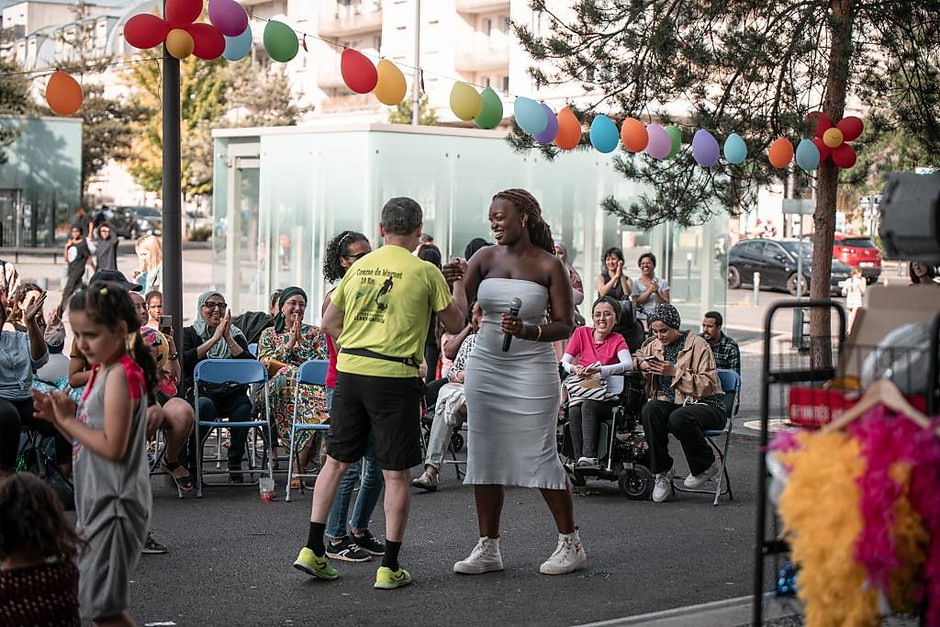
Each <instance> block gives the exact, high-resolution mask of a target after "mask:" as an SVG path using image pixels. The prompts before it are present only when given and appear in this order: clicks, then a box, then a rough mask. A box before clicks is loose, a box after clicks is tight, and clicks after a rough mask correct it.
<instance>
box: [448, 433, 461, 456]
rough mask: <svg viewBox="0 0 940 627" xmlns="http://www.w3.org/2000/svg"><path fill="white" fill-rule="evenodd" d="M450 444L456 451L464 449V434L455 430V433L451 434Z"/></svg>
mask: <svg viewBox="0 0 940 627" xmlns="http://www.w3.org/2000/svg"><path fill="white" fill-rule="evenodd" d="M450 445H451V447H452V448H453V449H454V452H455V453H459V452H460V451H462V450H463V445H464V441H463V436H462V435H461V434H459V433H457V432H456V431H454V433H453V435H451V436H450Z"/></svg>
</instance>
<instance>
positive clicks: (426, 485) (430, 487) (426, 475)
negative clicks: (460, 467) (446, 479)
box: [411, 469, 438, 492]
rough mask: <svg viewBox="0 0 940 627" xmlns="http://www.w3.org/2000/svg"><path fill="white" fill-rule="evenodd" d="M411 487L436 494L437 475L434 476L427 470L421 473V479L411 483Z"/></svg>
mask: <svg viewBox="0 0 940 627" xmlns="http://www.w3.org/2000/svg"><path fill="white" fill-rule="evenodd" d="M411 485H413V486H414V487H416V488H421V489H422V490H426V491H427V492H434V491H435V490H437V485H438V479H437V473H435V474H433V475H432V474H431V473H430V472H428V470H427V469H425V471H424V472H423V473H421V476H420V477H418V478H417V479H415V480H414V481H412V482H411Z"/></svg>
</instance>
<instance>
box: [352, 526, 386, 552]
mask: <svg viewBox="0 0 940 627" xmlns="http://www.w3.org/2000/svg"><path fill="white" fill-rule="evenodd" d="M352 537H353V540H355V541H356V545H357V546H358V547H359V548H361V549H363V550H365V551H367V552H368V553H369V554H371V555H385V545H384V544H382V543H381V542H379V541H378V540H376V539H375V536H374V535H372V532H371V531H369V530H368V529H366V530H365V532H363V533H362V535H360V534H358V533H353V534H352Z"/></svg>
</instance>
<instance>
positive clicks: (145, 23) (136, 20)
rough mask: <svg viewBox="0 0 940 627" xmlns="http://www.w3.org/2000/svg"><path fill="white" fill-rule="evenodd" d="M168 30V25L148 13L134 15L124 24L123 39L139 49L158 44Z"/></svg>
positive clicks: (161, 41)
mask: <svg viewBox="0 0 940 627" xmlns="http://www.w3.org/2000/svg"><path fill="white" fill-rule="evenodd" d="M168 32H170V25H169V24H167V23H166V22H164V21H163V20H161V19H160V18H159V17H157V16H156V15H151V14H149V13H140V14H138V15H135V16H134V17H132V18H131V19H129V20H127V24H125V25H124V39H126V40H127V43H129V44H130V45H132V46H134V47H135V48H138V49H140V50H145V49H147V48H153V47H154V46H159V45H160V44H162V43H163V40H164V39H166V34H167V33H168Z"/></svg>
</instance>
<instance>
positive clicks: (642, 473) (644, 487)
mask: <svg viewBox="0 0 940 627" xmlns="http://www.w3.org/2000/svg"><path fill="white" fill-rule="evenodd" d="M617 486H618V487H619V488H620V491H621V492H623V495H624V496H625V497H627V498H628V499H632V500H634V501H646V500H649V498H650V497H651V496H652V495H653V473H652V472H650V469H649V468H647V467H646V466H641V465H640V464H634V465H633V467H632V468H624V469H623V472H621V473H620V479H619V480H618V481H617Z"/></svg>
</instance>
